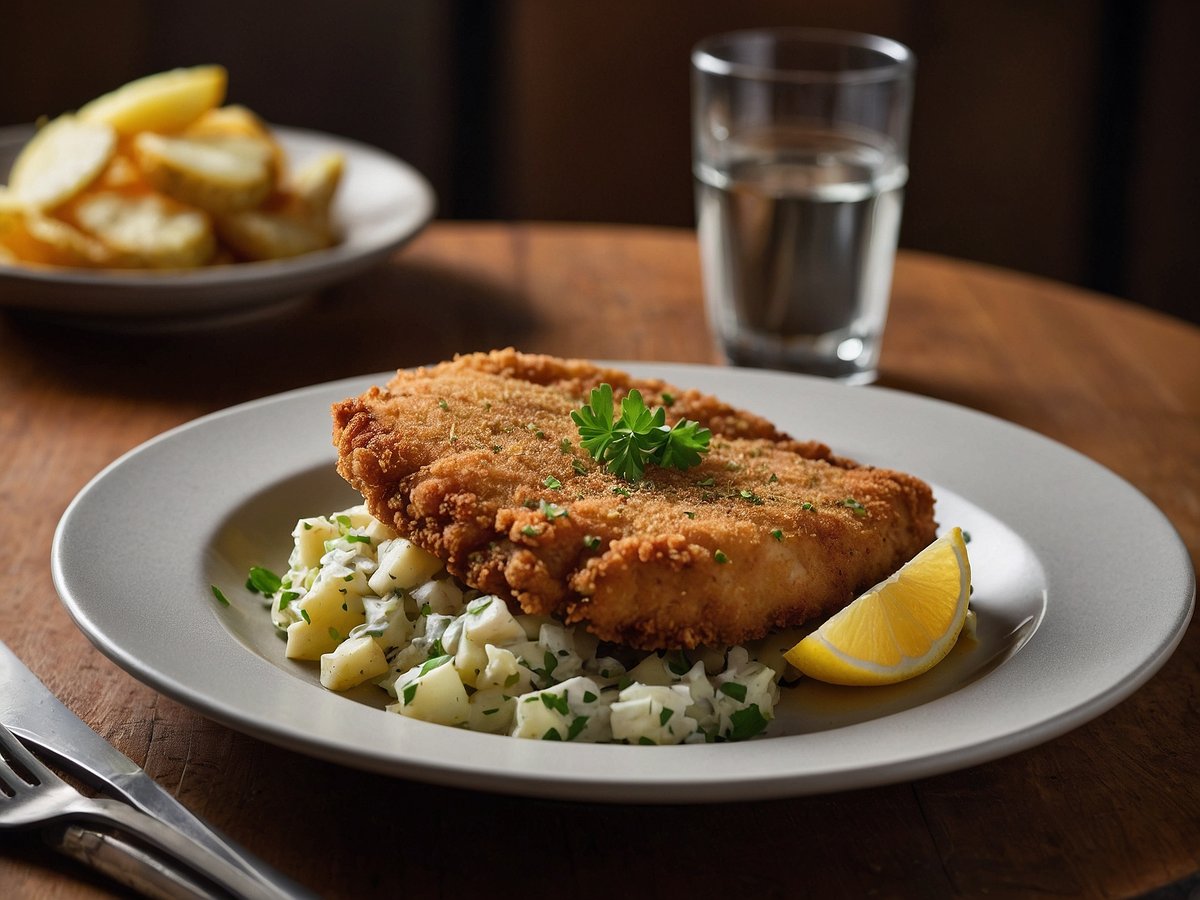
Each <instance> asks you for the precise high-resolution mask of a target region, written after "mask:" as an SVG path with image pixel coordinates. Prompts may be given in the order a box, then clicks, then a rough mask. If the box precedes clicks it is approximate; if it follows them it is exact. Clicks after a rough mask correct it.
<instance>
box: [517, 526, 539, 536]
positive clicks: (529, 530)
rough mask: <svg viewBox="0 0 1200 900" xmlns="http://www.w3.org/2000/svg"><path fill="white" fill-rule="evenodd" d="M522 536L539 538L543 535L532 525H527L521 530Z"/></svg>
mask: <svg viewBox="0 0 1200 900" xmlns="http://www.w3.org/2000/svg"><path fill="white" fill-rule="evenodd" d="M521 534H523V535H525V537H537V536H538V535H539V534H541V532H540V531H538V530H537V529H536V528H534V527H533V526H532V525H526V526H525V527H524V528H522V529H521Z"/></svg>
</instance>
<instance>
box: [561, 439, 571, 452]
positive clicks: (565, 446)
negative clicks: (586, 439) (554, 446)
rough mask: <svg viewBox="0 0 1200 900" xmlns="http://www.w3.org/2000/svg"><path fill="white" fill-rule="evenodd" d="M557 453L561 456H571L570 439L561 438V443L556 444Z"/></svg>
mask: <svg viewBox="0 0 1200 900" xmlns="http://www.w3.org/2000/svg"><path fill="white" fill-rule="evenodd" d="M558 452H559V453H561V454H562V455H563V456H570V455H571V439H570V438H563V439H562V440H561V441H559V442H558Z"/></svg>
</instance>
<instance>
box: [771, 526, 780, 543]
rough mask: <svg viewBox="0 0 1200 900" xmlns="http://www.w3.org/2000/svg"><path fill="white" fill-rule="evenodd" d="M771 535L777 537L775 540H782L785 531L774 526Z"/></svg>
mask: <svg viewBox="0 0 1200 900" xmlns="http://www.w3.org/2000/svg"><path fill="white" fill-rule="evenodd" d="M771 537H773V538H775V540H777V541H782V540H783V532H782V531H780V530H779V529H778V528H773V529H771Z"/></svg>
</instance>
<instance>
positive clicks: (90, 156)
mask: <svg viewBox="0 0 1200 900" xmlns="http://www.w3.org/2000/svg"><path fill="white" fill-rule="evenodd" d="M116 149H117V133H116V132H115V131H114V130H113V129H112V127H111V126H110V125H106V124H104V123H102V122H88V121H85V120H83V119H80V118H79V117H77V116H73V115H69V114H68V115H64V116H59V117H58V118H57V119H54V120H53V121H51V122H49V123H48V124H46V125H44V126H43V127H42V128H41V129H39V130H38V132H37V134H35V135H34V136H33V139H32V140H31V141H30V142H29V143H28V144H26V145H25V146H24V147H23V148H22V149H21V152H20V154H18V156H17V158H16V160H15V161H14V162H13V166H12V172H11V173H10V174H9V180H8V186H9V190H11V191H12V192H13V194H14V195H15V196H16V197H17V199H19V200H20V201H21V202H22V203H24V204H25V205H26V206H27V207H30V208H32V209H37V210H44V209H52V208H53V207H55V206H59V205H60V204H62V203H65V202H66V201H68V200H70V199H71V198H72V197H74V196H75V195H76V194H78V193H79V192H80V191H82V190H83V189H84V188H86V187H87V186H88V185H90V184H91V183H92V182H93V181H94V180H95V179H96V176H98V175H99V174H100V172H101V171H102V170H103V169H104V167H105V166H106V165H108V161H109V160H110V159H112V156H113V154H114V153H115V152H116Z"/></svg>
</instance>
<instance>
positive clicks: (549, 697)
mask: <svg viewBox="0 0 1200 900" xmlns="http://www.w3.org/2000/svg"><path fill="white" fill-rule="evenodd" d="M538 696H539V697H541V698H542V706H544V707H546V709H552V710H554V711H555V712H558V713H561V714H562V715H564V716H566V715H570V713H571V707H569V706H568V705H567V698H566V697H563V696H560V695H558V694H551V693H547V692H543V693H541V694H539V695H538Z"/></svg>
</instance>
